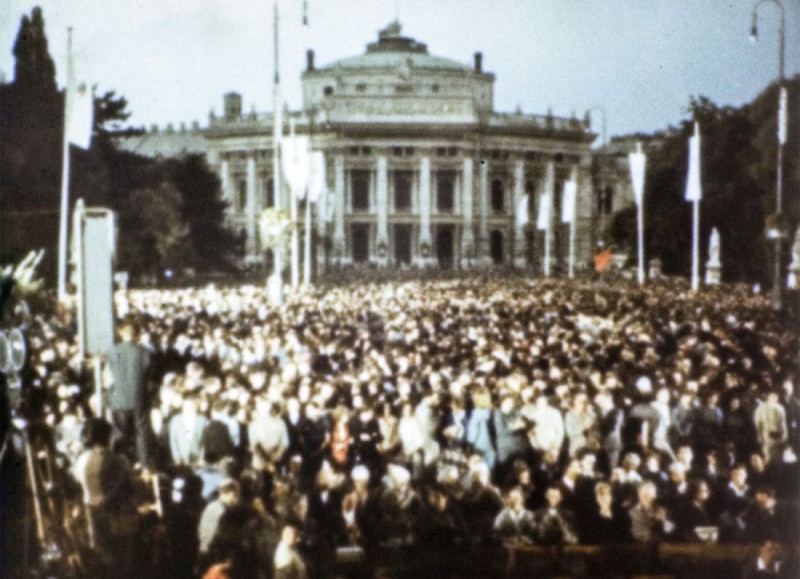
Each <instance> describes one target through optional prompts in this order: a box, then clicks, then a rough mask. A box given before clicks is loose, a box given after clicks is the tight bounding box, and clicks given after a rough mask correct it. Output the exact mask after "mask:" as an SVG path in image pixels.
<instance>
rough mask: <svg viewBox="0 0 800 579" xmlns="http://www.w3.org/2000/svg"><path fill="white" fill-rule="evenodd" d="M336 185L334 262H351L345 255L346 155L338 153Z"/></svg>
mask: <svg viewBox="0 0 800 579" xmlns="http://www.w3.org/2000/svg"><path fill="white" fill-rule="evenodd" d="M333 166H334V187H335V191H336V201H335V203H336V209H335V210H334V216H333V260H334V263H339V264H343V263H345V262H348V263H349V259H348V257H347V256H346V255H345V249H346V247H347V245H346V243H345V233H344V214H345V211H346V210H347V192H346V191H345V174H344V156H342V155H336V157H335V158H334V160H333Z"/></svg>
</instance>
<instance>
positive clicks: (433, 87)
mask: <svg viewBox="0 0 800 579" xmlns="http://www.w3.org/2000/svg"><path fill="white" fill-rule="evenodd" d="M314 60H315V55H314V53H313V52H311V51H309V53H308V55H307V63H306V70H305V71H304V72H303V74H302V90H303V106H302V109H301V110H300V111H295V112H290V111H286V112H285V113H284V114H283V115H282V116H283V117H284V120H285V121H286V122H285V123H284V124H285V125H286V126H285V127H284V131H283V132H284V134H286V133H287V132H288V130H289V129H288V126H289V124H290V123H291V124H292V125H293V127H294V131H295V132H296V133H297V134H300V135H307V136H308V137H309V139H310V142H311V146H312V149H313V150H316V151H322V152H323V153H324V157H325V174H326V187H327V189H328V191H329V193H328V194H326V195H323V196H322V197H321V199H320V200H319V201H318V203H317V204H316V205H315V206H314V208H313V211H312V213H311V215H312V219H311V223H310V227H311V228H312V231H313V233H314V235H313V239H314V246H315V254H316V255H315V258H314V261H315V266H316V269H317V271H319V270H321V269H325V268H332V267H341V266H351V265H372V266H377V267H407V266H408V267H410V266H417V267H440V268H469V267H475V266H489V265H513V266H516V267H520V268H532V269H537V268H539V267H540V264H541V262H542V260H543V247H544V232H543V231H538V230H537V229H536V221H537V208H538V206H539V199H540V198H541V196H542V195H543V193H544V192H545V191H546V190H547V189H548V188H552V190H553V192H554V200H553V211H552V215H551V219H552V222H551V223H552V238H551V239H552V243H551V254H552V255H551V259H552V263H553V264H555V266H556V268H558V267H559V266H560V267H561V268H566V260H567V256H568V251H569V226H568V225H565V224H562V223H561V197H562V193H563V189H564V183H565V181H567V180H569V179H574V180H576V182H577V201H576V211H575V228H576V234H575V239H576V244H575V256H576V261H575V263H576V266H577V267H583V266H585V265H586V264H588V263H589V262H590V260H591V255H592V250H593V247H594V243H595V241H596V240H597V237H598V230H599V226H600V216H601V213H602V212H601V209H603V208H605V206H602V207H601V206H600V203H599V202H598V194H597V186H598V185H597V178H596V173H597V163H596V162H594V163H593V153H592V150H591V148H590V145H591V143H592V141H593V140H594V138H595V135H594V134H593V133H592V132H591V130H590V127H589V123H588V118H587V119H583V120H578V119H577V118H559V117H554V116H553V115H551V114H546V115H528V114H522V113H520V112H515V113H501V112H496V111H495V110H494V82H495V77H494V75H493V74H491V73H489V72H486V71H484V70H483V65H482V55H481V53H475V55H474V62H473V63H471V65H466V64H462V63H460V62H456V61H453V60H450V59H446V58H441V57H438V56H434V55H431V54H429V53H428V50H427V47H426V46H425V44H422V43H420V42H417V41H416V40H414V39H412V38H409V37H406V36H403V35H402V31H401V28H400V25H399V24H398V23H393V24H391V25H389V26H388V27H387V28H385V29H384V30H382V31H380V32H379V37H378V40H377V41H376V42H373V43H370V44H368V45H367V48H366V51H365V53H364V54H361V55H357V56H354V57H350V58H345V59H342V60H338V61H336V62H333V63H331V64H330V65H327V66H323V67H317V66H315V62H314ZM273 120H274V116H273V114H272V113H258V112H250V113H247V112H243V110H242V99H241V96H240V95H239V94H236V93H229V94H227V95H225V97H224V111H223V114H222V115H214V114H213V113H212V115H211V116H210V119H209V124H208V127H206V128H204V129H200V130H198V129H193V130H192V131H189V132H192V133H194V134H196V133H198V132H199V133H201V134H202V136H203V143H204V151H203V152H204V153H205V154H206V155H207V158H208V161H209V163H210V165H211V166H212V167H213V168H214V169H215V170H216V171H217V172H218V174H219V176H220V180H221V183H222V189H223V192H224V195H225V197H226V199H227V200H228V202H229V209H228V219H229V222H230V224H231V225H232V226H233V227H234V228H236V229H237V230H239V231H240V232H241V233H242V234H243V236H244V238H245V240H246V249H247V256H248V257H247V259H248V261H250V262H259V261H261V260H262V259H263V252H262V251H261V250H260V244H259V231H258V217H259V215H260V214H261V212H262V211H263V210H264V209H266V208H270V207H278V208H282V209H287V208H288V207H289V201H290V200H289V191H288V188H287V187H286V186H285V185H284V184H282V186H281V187H279V188H276V187H275V186H274V179H273V151H274V144H273ZM175 134H181V133H180V132H178V133H175ZM148 135H149V138H151V139H152V138H153V135H152V134H150V133H148ZM148 135H145V136H144V137H142V138H147V137H148ZM161 136H162V137H165V135H163V134H162V135H161ZM192 142H195V141H192ZM128 146H129V147H131V148H133V147H134V146H135V143H133V144H131V143H128ZM189 152H191V151H189ZM603 186H604V187H606V185H605V183H604V185H603ZM276 192H277V193H278V195H277V197H278V198H277V199H276ZM525 200H527V203H526V202H525ZM304 214H305V212H304V210H303V208H302V207H301V208H300V210H299V211H298V215H299V216H300V217H299V222H300V225H301V227H305V225H306V224H305V223H304V219H303V215H304Z"/></svg>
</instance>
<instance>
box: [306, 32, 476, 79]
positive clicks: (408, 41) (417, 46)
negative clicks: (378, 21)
mask: <svg viewBox="0 0 800 579" xmlns="http://www.w3.org/2000/svg"><path fill="white" fill-rule="evenodd" d="M401 66H409V67H411V68H414V69H427V70H451V71H461V72H470V71H472V68H471V67H469V66H466V65H464V64H462V63H460V62H458V61H455V60H451V59H449V58H442V57H440V56H433V55H430V54H428V47H427V46H426V45H425V44H423V43H421V42H417V41H416V40H414V39H413V38H409V37H407V36H402V34H401V26H400V23H399V22H397V21H395V22H392V23H391V24H389V25H388V26H387V27H386V28H384V29H383V30H381V31H380V32H379V33H378V42H371V43H370V44H368V45H367V52H366V53H365V54H360V55H358V56H351V57H347V58H343V59H341V60H337V61H335V62H333V63H331V64H330V65H328V66H326V67H324V68H322V69H321V70H332V69H396V68H399V67H401Z"/></svg>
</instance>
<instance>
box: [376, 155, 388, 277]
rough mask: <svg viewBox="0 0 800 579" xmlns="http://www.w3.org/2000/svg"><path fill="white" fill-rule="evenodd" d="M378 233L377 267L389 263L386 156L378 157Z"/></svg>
mask: <svg viewBox="0 0 800 579" xmlns="http://www.w3.org/2000/svg"><path fill="white" fill-rule="evenodd" d="M376 189H377V197H378V202H377V209H378V231H377V237H376V240H375V241H376V248H375V249H376V256H377V260H376V261H377V263H378V265H380V266H382V267H385V266H386V265H387V264H388V263H389V224H388V218H389V160H388V159H387V158H386V155H380V156H378V174H377V183H376Z"/></svg>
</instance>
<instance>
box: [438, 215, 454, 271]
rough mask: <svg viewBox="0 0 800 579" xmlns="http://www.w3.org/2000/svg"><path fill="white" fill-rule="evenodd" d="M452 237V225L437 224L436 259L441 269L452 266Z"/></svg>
mask: <svg viewBox="0 0 800 579" xmlns="http://www.w3.org/2000/svg"><path fill="white" fill-rule="evenodd" d="M453 237H454V235H453V226H452V225H440V226H439V230H438V231H437V232H436V259H437V261H438V262H439V268H441V269H451V268H452V267H453Z"/></svg>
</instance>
